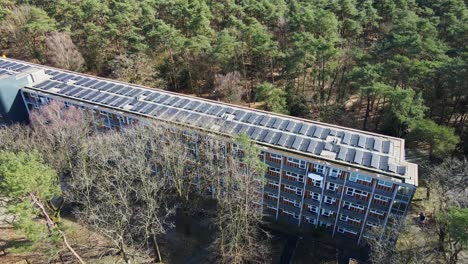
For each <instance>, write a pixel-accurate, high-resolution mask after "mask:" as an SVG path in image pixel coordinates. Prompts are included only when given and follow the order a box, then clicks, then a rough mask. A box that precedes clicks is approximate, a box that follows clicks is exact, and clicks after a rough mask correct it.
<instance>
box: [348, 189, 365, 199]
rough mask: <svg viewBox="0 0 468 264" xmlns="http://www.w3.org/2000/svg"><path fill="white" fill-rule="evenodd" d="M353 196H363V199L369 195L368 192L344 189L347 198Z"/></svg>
mask: <svg viewBox="0 0 468 264" xmlns="http://www.w3.org/2000/svg"><path fill="white" fill-rule="evenodd" d="M355 194H357V195H359V196H363V197H367V195H369V193H368V192H365V191H361V190H357V189H354V188H349V187H348V188H347V189H346V195H349V196H354V195H355Z"/></svg>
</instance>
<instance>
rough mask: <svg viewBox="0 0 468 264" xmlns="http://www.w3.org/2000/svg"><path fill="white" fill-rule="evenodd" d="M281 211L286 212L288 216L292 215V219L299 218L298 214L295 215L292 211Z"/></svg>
mask: <svg viewBox="0 0 468 264" xmlns="http://www.w3.org/2000/svg"><path fill="white" fill-rule="evenodd" d="M283 213H284V214H287V215H289V216H292V217H293V218H294V219H299V216H298V215H296V213H294V212H289V211H286V210H283Z"/></svg>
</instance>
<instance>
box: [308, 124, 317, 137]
mask: <svg viewBox="0 0 468 264" xmlns="http://www.w3.org/2000/svg"><path fill="white" fill-rule="evenodd" d="M316 129H317V127H316V126H311V127H310V128H309V130H308V131H307V136H309V137H313V136H314V133H315V130H316Z"/></svg>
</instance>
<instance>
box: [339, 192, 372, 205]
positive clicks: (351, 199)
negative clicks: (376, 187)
mask: <svg viewBox="0 0 468 264" xmlns="http://www.w3.org/2000/svg"><path fill="white" fill-rule="evenodd" d="M343 201H348V202H352V203H355V204H359V205H362V206H366V207H367V205H368V204H369V201H365V200H363V199H360V198H357V197H354V196H349V195H346V194H344V195H343Z"/></svg>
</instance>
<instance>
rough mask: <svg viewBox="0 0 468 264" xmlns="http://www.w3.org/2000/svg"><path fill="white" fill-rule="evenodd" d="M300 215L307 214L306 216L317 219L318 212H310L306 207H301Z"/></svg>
mask: <svg viewBox="0 0 468 264" xmlns="http://www.w3.org/2000/svg"><path fill="white" fill-rule="evenodd" d="M302 216H307V217H311V218H314V219H317V217H318V214H317V213H312V212H310V211H309V210H308V209H306V208H304V209H302Z"/></svg>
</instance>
